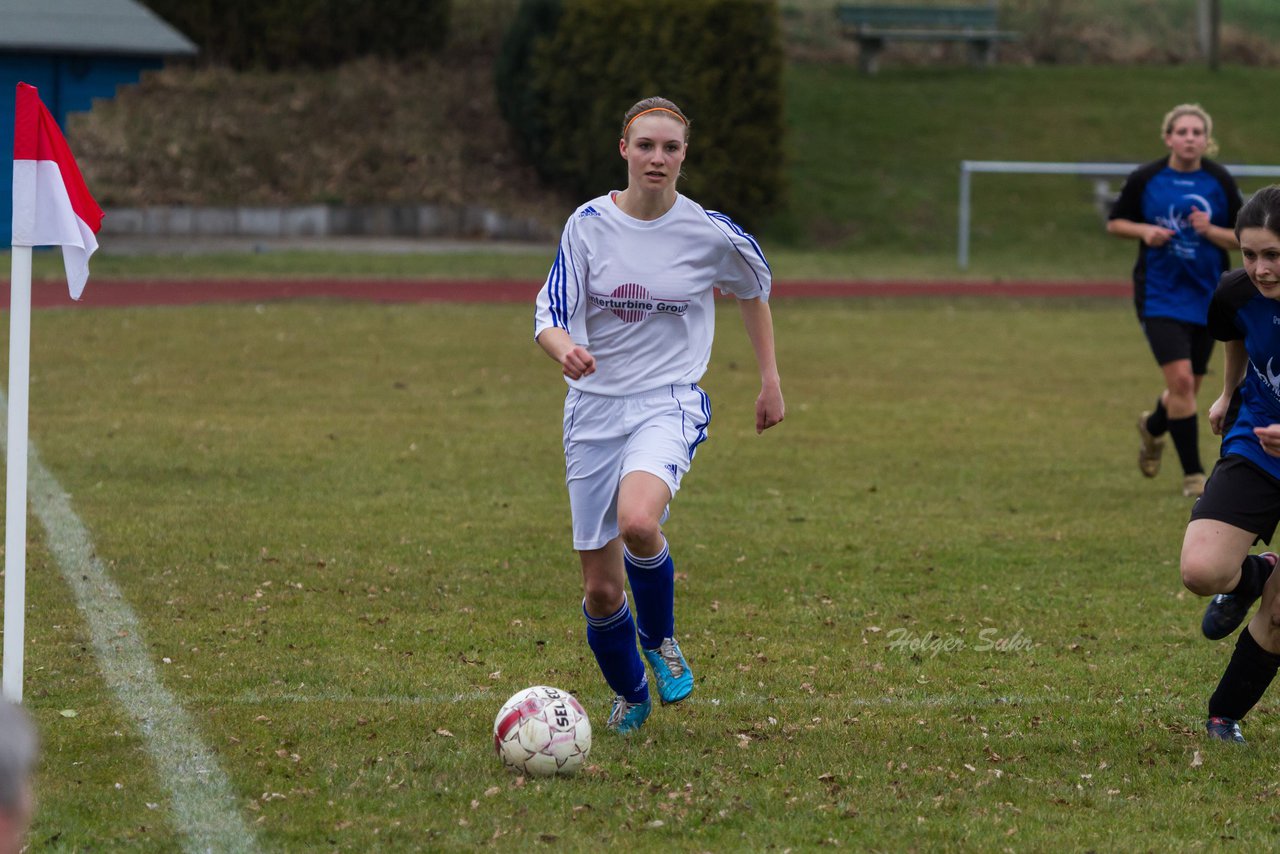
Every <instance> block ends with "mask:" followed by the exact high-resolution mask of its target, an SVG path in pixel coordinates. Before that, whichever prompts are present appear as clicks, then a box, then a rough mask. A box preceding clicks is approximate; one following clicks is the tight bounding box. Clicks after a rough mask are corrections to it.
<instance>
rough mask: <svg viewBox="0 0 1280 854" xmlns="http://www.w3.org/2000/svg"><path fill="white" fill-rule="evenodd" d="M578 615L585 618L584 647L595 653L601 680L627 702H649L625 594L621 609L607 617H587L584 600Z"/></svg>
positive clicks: (647, 679) (646, 683)
mask: <svg viewBox="0 0 1280 854" xmlns="http://www.w3.org/2000/svg"><path fill="white" fill-rule="evenodd" d="M582 614H583V616H585V617H586V618H587V646H589V647H591V651H592V652H593V653H595V656H596V663H597V664H599V665H600V672H601V673H603V674H604V681H606V682H608V683H609V687H610V688H612V689H613V692H614V693H615V694H621V695H622V696H623V698H624V699H625V700H626V701H627V702H628V703H641V702H644V701H645V700H647V699H649V677H648V675H646V674H645V670H644V662H643V661H641V660H640V653H639V652H638V651H637V650H636V624H635V622H634V621H633V620H632V619H631V609H630V608H628V607H627V598H626V594H623V597H622V607H621V608H619V609H618V610H617V611H615V612H614V613H612V614H610V615H609V616H607V617H593V616H591V615H590V614H588V613H587V603H586V601H585V600H584V601H583V603H582Z"/></svg>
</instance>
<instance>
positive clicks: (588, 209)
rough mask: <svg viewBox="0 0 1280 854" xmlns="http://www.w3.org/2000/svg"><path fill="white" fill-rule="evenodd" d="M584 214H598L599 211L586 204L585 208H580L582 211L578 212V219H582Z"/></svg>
mask: <svg viewBox="0 0 1280 854" xmlns="http://www.w3.org/2000/svg"><path fill="white" fill-rule="evenodd" d="M584 216H600V211H598V210H596V209H595V208H593V207H591V205H587V206H586V207H585V208H583V209H582V211H581V212H580V213H579V214H578V219H582V218H583V217H584Z"/></svg>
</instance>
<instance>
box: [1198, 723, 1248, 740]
mask: <svg viewBox="0 0 1280 854" xmlns="http://www.w3.org/2000/svg"><path fill="white" fill-rule="evenodd" d="M1204 728H1205V729H1206V730H1207V731H1208V732H1209V738H1215V739H1217V740H1218V741H1231V742H1235V743H1236V744H1244V734H1243V733H1242V732H1240V722H1239V721H1236V720H1233V719H1231V718H1209V720H1207V721H1205V724H1204Z"/></svg>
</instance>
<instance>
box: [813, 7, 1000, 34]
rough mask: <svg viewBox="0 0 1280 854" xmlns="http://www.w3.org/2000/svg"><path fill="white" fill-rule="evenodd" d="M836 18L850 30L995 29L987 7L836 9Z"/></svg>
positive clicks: (990, 9)
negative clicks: (860, 28) (837, 16)
mask: <svg viewBox="0 0 1280 854" xmlns="http://www.w3.org/2000/svg"><path fill="white" fill-rule="evenodd" d="M836 14H838V15H839V16H840V21H841V22H842V23H844V24H848V25H849V26H854V27H886V28H887V27H929V28H935V27H936V28H938V29H942V28H948V29H960V30H963V29H974V30H994V29H995V28H996V10H995V9H994V8H992V7H989V6H839V7H837V8H836Z"/></svg>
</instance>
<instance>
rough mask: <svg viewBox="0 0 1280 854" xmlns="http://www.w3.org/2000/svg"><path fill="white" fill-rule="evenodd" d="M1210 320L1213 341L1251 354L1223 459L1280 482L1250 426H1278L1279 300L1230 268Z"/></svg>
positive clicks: (1274, 462)
mask: <svg viewBox="0 0 1280 854" xmlns="http://www.w3.org/2000/svg"><path fill="white" fill-rule="evenodd" d="M1208 320H1209V331H1210V332H1211V333H1212V334H1213V337H1215V338H1217V339H1218V340H1219V341H1240V340H1243V341H1244V348H1245V351H1246V352H1247V353H1248V354H1249V364H1248V365H1247V366H1246V368H1245V374H1244V381H1243V382H1242V383H1241V384H1240V387H1239V389H1238V390H1237V395H1238V400H1239V410H1238V413H1237V414H1236V416H1235V419H1234V421H1233V422H1232V423H1231V425H1230V429H1229V430H1228V431H1227V434H1226V436H1225V437H1224V438H1223V440H1222V455H1223V456H1227V455H1228V454H1230V455H1234V456H1239V457H1244V458H1245V459H1246V460H1248V461H1249V462H1251V463H1253V464H1254V465H1256V466H1257V467H1258V468H1260V469H1262V470H1263V471H1264V472H1266V473H1267V474H1269V475H1271V476H1272V477H1274V478H1277V479H1280V458H1276V457H1273V456H1270V455H1269V454H1267V452H1266V451H1264V450H1262V445H1261V443H1259V442H1258V437H1257V436H1255V435H1254V434H1253V428H1254V427H1266V426H1268V425H1271V424H1278V423H1280V302H1277V301H1276V300H1273V299H1268V298H1267V297H1264V296H1263V295H1262V294H1260V293H1258V289H1257V288H1255V287H1254V286H1253V282H1251V281H1249V276H1248V275H1247V274H1246V273H1245V272H1244V270H1234V271H1232V272H1230V273H1228V274H1227V275H1225V276H1223V277H1222V284H1220V285H1219V286H1218V289H1217V291H1215V292H1214V295H1213V302H1212V303H1211V305H1210V307H1209V316H1208ZM1233 408H1234V407H1233Z"/></svg>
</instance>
